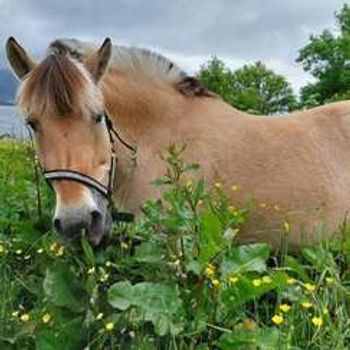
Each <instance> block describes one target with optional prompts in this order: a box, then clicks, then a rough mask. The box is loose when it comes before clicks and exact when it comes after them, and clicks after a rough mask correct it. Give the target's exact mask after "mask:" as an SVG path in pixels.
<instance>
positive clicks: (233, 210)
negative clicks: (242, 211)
mask: <svg viewBox="0 0 350 350" xmlns="http://www.w3.org/2000/svg"><path fill="white" fill-rule="evenodd" d="M228 209H229V211H230V212H232V213H234V212H235V211H236V208H235V207H234V206H233V205H230V206H229V207H228Z"/></svg>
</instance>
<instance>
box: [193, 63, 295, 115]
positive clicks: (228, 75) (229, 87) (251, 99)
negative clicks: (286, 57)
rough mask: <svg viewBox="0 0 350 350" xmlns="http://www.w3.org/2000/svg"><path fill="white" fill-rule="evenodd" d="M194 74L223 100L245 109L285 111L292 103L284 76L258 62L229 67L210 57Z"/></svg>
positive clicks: (253, 111)
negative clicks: (238, 67)
mask: <svg viewBox="0 0 350 350" xmlns="http://www.w3.org/2000/svg"><path fill="white" fill-rule="evenodd" d="M198 78H199V80H200V81H201V82H202V83H203V84H204V85H205V86H206V87H207V88H208V89H209V90H211V91H213V92H215V93H217V94H219V95H220V96H221V97H222V98H223V100H224V101H226V102H228V103H229V104H231V105H232V106H234V107H236V108H238V109H240V110H243V111H248V112H249V113H253V114H276V113H285V112H288V111H291V110H293V109H294V108H295V107H296V99H295V96H294V94H293V90H292V88H291V87H290V85H289V83H288V82H287V81H286V79H285V78H284V77H283V76H281V75H279V74H276V73H274V72H273V71H272V70H270V69H268V68H267V67H266V66H265V65H264V64H263V63H261V62H256V63H254V64H250V65H244V66H243V67H242V68H240V69H238V70H236V71H230V70H229V69H228V68H227V67H226V66H225V64H224V63H223V62H222V61H220V60H219V59H218V58H213V59H212V60H211V61H209V62H208V63H207V64H206V65H204V66H203V67H202V68H201V70H200V71H199V73H198Z"/></svg>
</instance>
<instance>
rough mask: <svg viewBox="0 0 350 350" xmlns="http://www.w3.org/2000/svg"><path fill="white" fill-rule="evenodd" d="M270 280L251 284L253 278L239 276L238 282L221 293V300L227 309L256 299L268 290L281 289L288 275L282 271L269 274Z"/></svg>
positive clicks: (285, 283)
mask: <svg viewBox="0 0 350 350" xmlns="http://www.w3.org/2000/svg"><path fill="white" fill-rule="evenodd" d="M269 277H270V278H271V282H269V283H263V282H262V283H261V285H260V286H255V285H254V284H253V279H252V278H251V277H247V276H240V277H239V279H238V282H237V283H236V284H235V285H233V286H231V287H230V288H228V289H226V290H224V291H223V292H222V294H221V300H222V301H223V303H224V304H225V305H226V307H227V308H229V309H235V308H238V307H239V306H241V305H243V304H245V303H246V302H248V301H252V300H257V299H258V298H259V297H261V296H262V295H263V294H265V293H266V292H268V291H270V290H274V289H282V288H284V287H285V286H286V285H287V279H288V275H287V274H285V273H283V272H276V273H274V274H270V275H269Z"/></svg>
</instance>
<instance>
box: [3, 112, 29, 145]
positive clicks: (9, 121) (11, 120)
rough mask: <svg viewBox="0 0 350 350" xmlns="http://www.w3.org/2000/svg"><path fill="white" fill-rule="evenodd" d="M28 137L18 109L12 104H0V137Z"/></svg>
mask: <svg viewBox="0 0 350 350" xmlns="http://www.w3.org/2000/svg"><path fill="white" fill-rule="evenodd" d="M1 137H14V138H18V139H25V138H28V131H27V129H26V127H25V124H24V119H23V117H22V116H21V114H20V112H19V110H18V109H17V108H16V107H14V106H0V138H1Z"/></svg>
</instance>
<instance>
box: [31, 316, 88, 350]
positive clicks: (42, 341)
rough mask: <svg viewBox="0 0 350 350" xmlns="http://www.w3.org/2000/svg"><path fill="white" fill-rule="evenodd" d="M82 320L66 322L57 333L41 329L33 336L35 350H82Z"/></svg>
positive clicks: (52, 330)
mask: <svg viewBox="0 0 350 350" xmlns="http://www.w3.org/2000/svg"><path fill="white" fill-rule="evenodd" d="M82 321H83V320H82V318H81V317H79V318H74V319H73V320H66V321H65V322H64V324H62V327H60V329H59V331H56V330H54V329H50V328H45V327H44V328H41V329H39V331H38V332H37V334H36V336H35V349H36V350H62V349H65V350H76V349H82V348H83V341H84V329H83V327H82Z"/></svg>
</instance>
